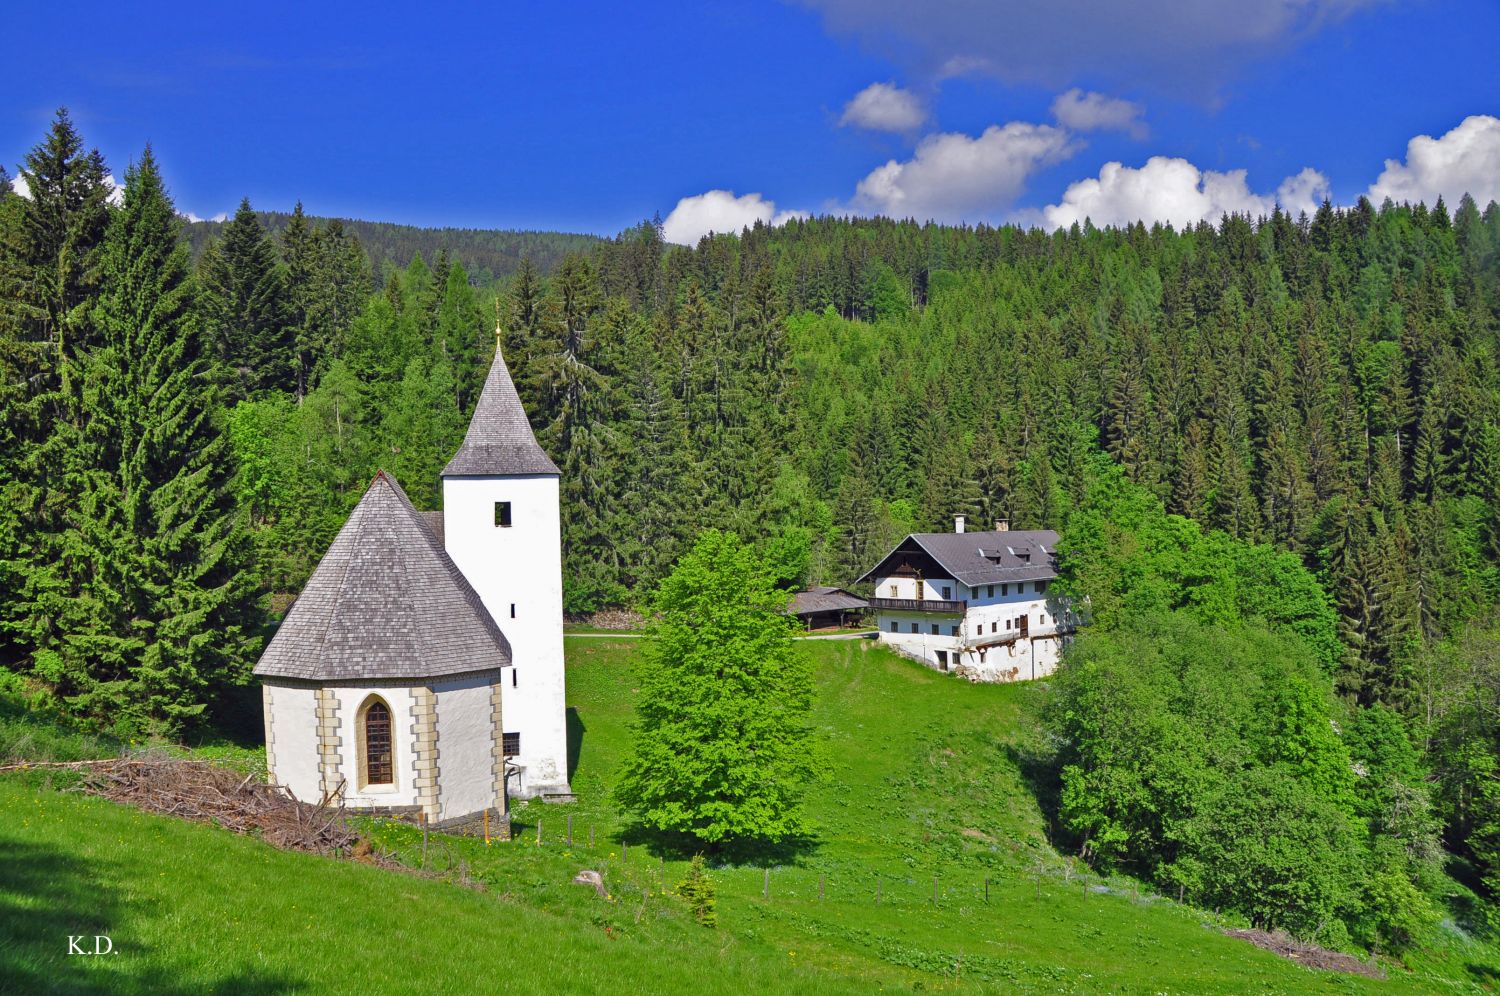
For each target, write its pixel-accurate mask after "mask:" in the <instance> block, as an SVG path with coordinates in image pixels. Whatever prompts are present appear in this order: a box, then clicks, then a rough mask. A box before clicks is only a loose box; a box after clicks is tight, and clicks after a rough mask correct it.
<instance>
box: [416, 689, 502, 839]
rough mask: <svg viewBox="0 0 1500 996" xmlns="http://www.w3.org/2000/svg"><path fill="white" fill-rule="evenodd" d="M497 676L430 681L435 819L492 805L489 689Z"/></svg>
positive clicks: (493, 787)
mask: <svg viewBox="0 0 1500 996" xmlns="http://www.w3.org/2000/svg"><path fill="white" fill-rule="evenodd" d="M498 680H499V678H498V677H497V676H481V677H469V678H464V679H460V680H458V681H450V682H445V683H436V684H434V685H433V686H432V689H433V691H434V692H436V693H437V731H438V785H439V786H440V792H439V795H438V819H440V820H451V819H454V818H455V817H459V816H468V815H469V814H470V813H477V812H479V811H480V810H482V809H488V808H490V807H492V806H494V805H496V799H495V774H494V755H493V754H492V753H491V749H492V747H493V746H494V743H495V740H494V723H493V721H492V720H491V716H490V714H491V706H490V689H491V686H492V684H493V683H494V682H495V681H498ZM502 708H503V703H502Z"/></svg>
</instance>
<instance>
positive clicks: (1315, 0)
mask: <svg viewBox="0 0 1500 996" xmlns="http://www.w3.org/2000/svg"><path fill="white" fill-rule="evenodd" d="M801 2H802V3H803V4H804V5H805V6H807V7H810V8H812V9H814V10H817V11H819V12H821V13H822V15H823V21H824V24H825V26H826V28H827V29H828V30H829V31H830V32H832V33H834V34H838V35H845V36H852V37H854V38H857V39H859V40H860V41H861V42H862V43H863V44H864V45H866V46H867V47H870V48H872V49H874V50H875V51H876V52H877V53H879V54H881V55H883V56H886V57H888V58H890V59H892V60H893V61H894V62H896V63H897V64H899V65H901V66H904V67H906V68H907V69H908V70H909V71H910V72H913V73H916V74H920V75H923V76H925V77H927V78H931V79H941V78H943V77H944V76H951V75H955V74H959V73H965V72H969V73H982V74H985V75H989V76H994V77H997V78H1000V79H1004V80H1008V81H1022V82H1033V83H1044V84H1048V85H1053V86H1058V87H1063V86H1067V85H1069V84H1071V83H1072V82H1073V81H1074V80H1076V79H1077V78H1079V76H1080V75H1082V74H1089V75H1090V76H1091V77H1098V76H1099V75H1100V74H1105V75H1106V76H1107V77H1108V79H1109V80H1110V81H1111V82H1116V83H1118V82H1127V81H1128V82H1132V83H1150V84H1151V85H1154V86H1157V87H1160V88H1162V89H1166V90H1172V91H1176V92H1178V93H1183V94H1190V95H1192V96H1201V95H1203V94H1204V92H1205V90H1207V91H1208V93H1209V95H1210V96H1211V95H1212V91H1213V90H1214V89H1215V88H1216V87H1217V85H1218V84H1219V83H1222V82H1223V81H1225V80H1228V79H1231V78H1233V77H1234V75H1235V74H1236V73H1237V72H1238V71H1239V70H1240V69H1242V68H1244V67H1245V66H1246V65H1248V64H1250V63H1251V62H1253V61H1255V60H1257V59H1259V58H1263V57H1265V56H1267V55H1274V54H1276V53H1278V52H1282V51H1286V50H1287V49H1289V48H1291V47H1292V46H1294V45H1296V44H1297V43H1298V42H1301V41H1303V40H1306V39H1307V38H1309V37H1311V36H1312V35H1314V34H1316V33H1317V32H1319V31H1320V30H1322V29H1323V28H1325V27H1327V26H1328V25H1329V24H1332V23H1336V22H1338V21H1340V20H1342V19H1344V18H1345V17H1348V16H1349V15H1350V14H1352V13H1354V12H1356V11H1359V10H1361V9H1364V8H1369V7H1374V6H1377V5H1380V4H1382V3H1384V2H1386V0H1193V2H1192V3H1183V2H1182V0H1135V2H1132V3H1118V2H1117V3H1101V2H1100V0H926V2H923V3H912V2H911V0H801Z"/></svg>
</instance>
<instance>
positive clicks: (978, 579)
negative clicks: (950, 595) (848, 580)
mask: <svg viewBox="0 0 1500 996" xmlns="http://www.w3.org/2000/svg"><path fill="white" fill-rule="evenodd" d="M918 550H920V551H921V552H923V553H926V554H927V555H928V556H929V557H931V558H932V559H933V560H935V561H937V562H938V565H939V566H940V567H942V568H943V570H945V571H947V572H948V573H949V574H950V575H951V576H952V577H953V579H954V580H955V581H958V582H959V583H960V584H966V585H968V586H969V587H970V588H972V587H974V586H975V585H980V584H1000V583H1002V582H1007V581H1045V580H1048V579H1050V578H1055V577H1057V533H1055V532H1054V531H1052V530H1051V529H1030V530H1023V529H1001V530H996V531H992V532H983V533H912V534H911V535H910V536H908V537H906V539H904V540H902V541H901V542H900V543H899V544H897V546H896V548H895V549H894V550H892V551H891V552H890V553H888V554H886V555H885V556H884V557H882V558H881V560H880V563H878V564H876V565H875V566H874V567H872V568H870V569H869V570H868V571H866V572H865V573H864V575H863V576H862V577H860V578H859V581H867V580H870V579H872V578H877V577H883V576H884V575H883V574H882V573H881V570H882V568H884V567H885V565H886V564H887V562H889V561H890V560H891V559H892V558H893V557H897V556H899V555H900V554H902V553H909V552H915V551H918ZM856 583H858V582H856Z"/></svg>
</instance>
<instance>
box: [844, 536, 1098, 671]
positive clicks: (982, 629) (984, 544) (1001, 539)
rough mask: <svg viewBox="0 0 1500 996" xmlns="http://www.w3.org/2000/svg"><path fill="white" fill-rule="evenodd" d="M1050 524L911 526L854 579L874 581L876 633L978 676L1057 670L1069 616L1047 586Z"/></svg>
mask: <svg viewBox="0 0 1500 996" xmlns="http://www.w3.org/2000/svg"><path fill="white" fill-rule="evenodd" d="M1056 544H1057V533H1055V532H1053V531H1052V530H1050V529H1039V530H1027V531H1022V530H1011V529H1007V528H1006V527H1005V524H1004V523H1000V524H999V528H997V529H995V530H992V531H990V532H966V531H965V529H964V520H963V517H962V516H959V517H958V518H957V519H955V521H954V531H953V532H951V533H912V534H911V535H910V536H908V537H906V539H904V540H902V541H901V542H900V543H899V544H898V545H897V546H896V548H895V549H894V550H892V551H891V552H890V553H888V554H887V555H886V556H885V557H884V558H883V559H882V560H881V561H880V563H878V564H876V565H875V566H874V567H872V568H871V569H870V570H869V571H867V572H866V573H865V575H864V576H863V577H861V578H860V579H859V580H860V581H861V582H864V581H869V582H871V583H873V584H874V587H875V592H874V597H872V598H871V599H870V608H872V609H873V610H875V612H876V617H877V620H878V624H879V628H880V639H881V641H882V642H883V643H886V644H888V645H889V646H891V647H892V648H893V649H895V650H896V651H898V652H899V653H902V654H905V655H906V656H908V657H913V658H915V659H917V660H920V661H922V662H923V663H925V664H927V665H928V666H929V667H933V668H936V669H937V670H939V671H956V672H958V673H960V674H963V675H966V676H968V677H970V678H973V679H975V680H978V681H1019V680H1022V679H1028V678H1041V677H1045V676H1046V675H1049V674H1051V673H1052V672H1053V671H1054V670H1056V669H1057V664H1058V661H1059V659H1060V658H1061V651H1062V645H1063V643H1064V641H1065V640H1067V639H1068V637H1069V636H1070V635H1071V634H1072V632H1073V624H1074V621H1075V620H1074V618H1073V615H1072V613H1071V612H1070V611H1069V609H1068V607H1067V604H1066V603H1065V601H1064V600H1063V599H1062V598H1060V597H1059V596H1058V594H1057V593H1056V592H1054V591H1053V590H1052V583H1053V581H1054V580H1055V579H1056V577H1057V557H1056Z"/></svg>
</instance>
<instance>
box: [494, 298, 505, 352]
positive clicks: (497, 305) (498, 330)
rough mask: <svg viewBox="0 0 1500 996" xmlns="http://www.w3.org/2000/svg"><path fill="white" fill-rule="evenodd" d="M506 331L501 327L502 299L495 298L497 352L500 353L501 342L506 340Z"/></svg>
mask: <svg viewBox="0 0 1500 996" xmlns="http://www.w3.org/2000/svg"><path fill="white" fill-rule="evenodd" d="M504 336H505V330H504V329H502V328H501V327H500V299H499V298H498V297H497V298H495V352H497V353H498V352H500V340H501V339H502V338H504Z"/></svg>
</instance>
